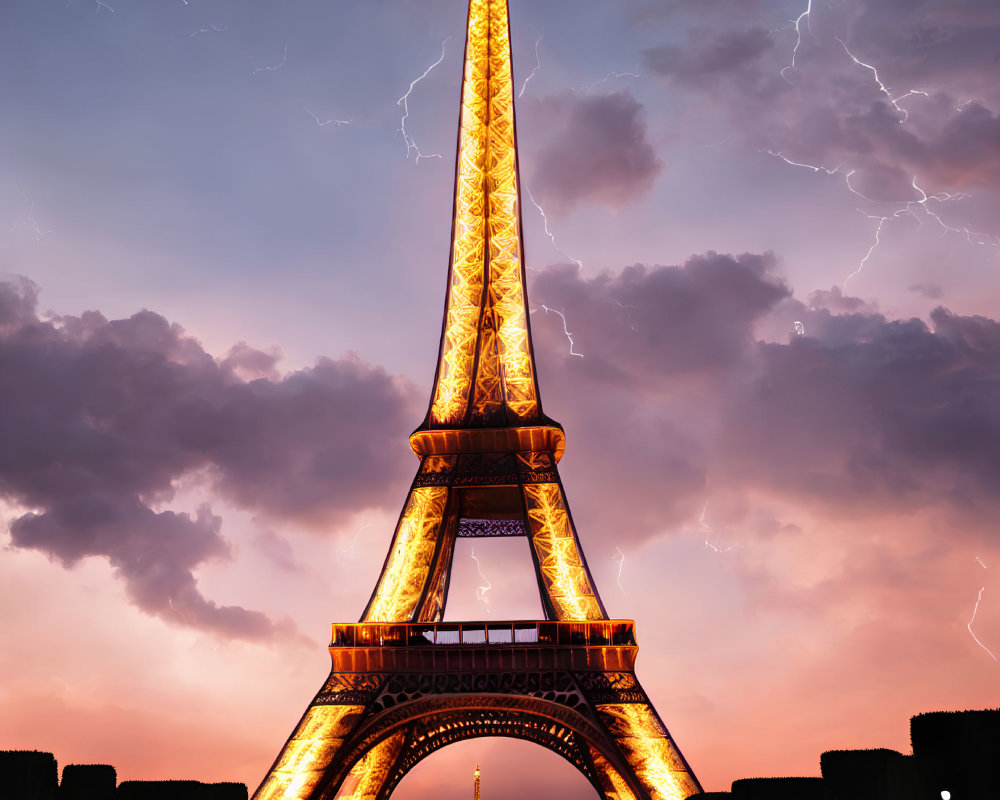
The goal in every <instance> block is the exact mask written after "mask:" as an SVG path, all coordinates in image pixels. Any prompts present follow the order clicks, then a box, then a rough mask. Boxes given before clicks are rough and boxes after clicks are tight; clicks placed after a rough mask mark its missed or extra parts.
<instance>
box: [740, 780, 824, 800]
mask: <svg viewBox="0 0 1000 800" xmlns="http://www.w3.org/2000/svg"><path fill="white" fill-rule="evenodd" d="M731 796H732V797H733V800H736V798H740V800H825V798H824V795H823V779H822V778H743V779H742V780H738V781H733V789H732V795H731Z"/></svg>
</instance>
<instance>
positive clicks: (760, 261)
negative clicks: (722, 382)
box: [531, 252, 791, 382]
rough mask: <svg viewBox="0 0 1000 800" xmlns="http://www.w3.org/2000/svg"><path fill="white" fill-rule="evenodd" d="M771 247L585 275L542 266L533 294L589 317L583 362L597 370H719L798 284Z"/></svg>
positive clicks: (574, 315)
mask: <svg viewBox="0 0 1000 800" xmlns="http://www.w3.org/2000/svg"><path fill="white" fill-rule="evenodd" d="M773 267H774V257H773V256H772V255H771V254H764V255H755V254H751V253H745V254H743V255H740V256H736V257H733V256H729V255H720V254H718V253H713V252H709V253H706V254H704V255H700V256H693V257H691V258H690V259H689V260H688V261H687V263H685V264H684V265H683V266H679V267H678V266H674V267H662V266H658V267H651V268H647V267H645V266H643V265H641V264H638V265H635V266H631V267H626V268H625V269H624V270H622V271H621V272H620V273H619V274H617V275H611V274H608V273H605V274H603V275H601V276H599V277H597V278H592V279H589V280H587V279H582V278H581V277H580V274H579V272H578V271H577V270H576V269H575V268H573V267H571V266H567V265H561V266H557V267H550V268H549V269H548V270H546V271H544V272H542V273H540V274H539V275H538V276H537V277H536V278H535V280H534V284H533V286H532V294H531V298H532V301H533V302H535V303H538V302H541V303H545V304H546V305H549V306H551V307H554V308H558V309H560V310H563V309H565V311H564V313H565V314H566V316H567V319H568V320H569V321H570V322H571V323H572V322H573V320H587V327H586V328H583V327H581V329H580V330H579V331H578V332H577V336H576V340H577V341H578V342H579V348H578V349H579V350H580V351H581V352H583V353H585V357H584V358H583V359H581V360H580V362H579V363H578V364H574V367H575V369H577V370H582V371H586V372H588V373H590V374H591V375H593V376H594V377H596V378H603V377H605V376H606V377H608V378H611V379H614V380H620V379H621V378H622V376H624V375H626V374H627V375H631V376H634V377H635V379H636V380H639V381H640V382H641V381H643V380H645V379H646V378H647V377H648V376H650V375H662V376H671V375H677V374H683V373H686V372H705V371H711V370H719V369H722V368H725V367H727V366H731V365H734V364H736V363H738V362H740V361H741V360H742V359H743V358H744V357H745V354H746V351H747V349H748V348H749V347H750V346H751V344H752V338H751V331H752V329H753V323H754V321H755V320H756V319H757V318H758V317H760V316H761V315H762V314H764V313H765V312H767V311H768V310H769V309H770V308H772V307H773V306H774V305H775V304H776V303H777V302H778V301H780V300H782V299H783V298H786V297H788V296H790V294H791V291H790V289H788V287H787V286H785V285H784V284H783V283H782V282H781V280H780V279H779V278H777V277H776V276H775V275H774V274H773V272H772V270H773Z"/></svg>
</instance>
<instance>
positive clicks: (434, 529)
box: [362, 486, 448, 622]
mask: <svg viewBox="0 0 1000 800" xmlns="http://www.w3.org/2000/svg"><path fill="white" fill-rule="evenodd" d="M447 499H448V489H447V488H445V487H443V486H421V487H416V488H414V489H411V490H410V497H409V499H408V500H407V502H406V507H405V508H404V509H403V515H402V516H401V517H400V519H399V525H398V526H397V527H396V534H395V536H393V539H392V545H391V549H390V551H389V557H388V558H387V559H386V563H385V567H383V569H382V576H381V577H380V578H379V582H378V587H377V588H376V590H375V594H374V596H373V597H372V599H371V602H370V603H369V604H368V609H367V611H366V612H365V615H364V616H363V617H362V621H363V622H406V621H408V620H410V619H413V616H414V613H415V611H416V609H417V603H418V602H419V600H420V596H421V594H422V593H423V590H424V586H425V585H426V583H427V577H428V573H429V572H430V568H431V561H432V560H433V558H434V551H435V548H436V546H437V538H438V537H437V534H438V531H439V529H440V528H441V521H442V520H443V519H444V507H445V502H446V501H447Z"/></svg>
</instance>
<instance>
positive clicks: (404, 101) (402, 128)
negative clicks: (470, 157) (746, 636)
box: [396, 36, 451, 164]
mask: <svg viewBox="0 0 1000 800" xmlns="http://www.w3.org/2000/svg"><path fill="white" fill-rule="evenodd" d="M450 40H451V37H450V36H449V37H448V38H447V39H445V40H444V41H443V42H441V56H440V57H439V58H438V60H437V61H435V62H434V63H433V64H431V65H430V66H429V67H428V68H427V69H425V70H424V71H423V73H422V74H421V75H420V76H419V77H418V78H414V79H413V80H412V81H411V82H410V87H409V88H408V89H407V90H406V93H405V94H404V95H403V96H402V97H400V98H399V99H398V100H397V101H396V105H397V106H401V107H402V109H403V116H402V118H401V119H400V120H399V131H398V133H400V134H401V135H402V137H403V141H404V142H405V143H406V157H407V159H409V157H410V153H411V152H412V153H416V154H417V158H416V161H415V162H414V163H417V164H419V163H420V159H421V158H441V154H440V153H431V154H430V155H424V154H423V153H421V152H420V148H419V147H417V143H416V142H415V141H414V140H413V137H412V136H410V134H408V133H407V132H406V120H407V118H408V117H409V116H410V104H409V98H410V95H411V94H412V93H413V87H415V86H416V85H417V84H418V83H420V81H422V80H423V79H424V78H426V77H427V76H428V75H429V74H430V72H431V70H433V69H434V67H436V66H437V65H438V64H440V63H441V62H442V61H444V54H445V45H447V44H448V42H449V41H450Z"/></svg>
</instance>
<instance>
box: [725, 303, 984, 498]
mask: <svg viewBox="0 0 1000 800" xmlns="http://www.w3.org/2000/svg"><path fill="white" fill-rule="evenodd" d="M824 318H825V319H824ZM931 322H932V324H933V329H931V328H928V326H927V325H926V324H924V323H923V322H922V321H920V320H916V319H912V320H886V319H884V318H883V317H881V316H878V315H870V314H856V315H843V316H837V315H831V314H829V312H826V311H820V312H816V314H815V318H814V319H811V320H809V321H808V322H807V327H808V329H809V330H813V331H816V332H817V335H816V336H815V337H813V336H804V337H795V338H793V339H792V340H791V341H790V342H789V343H788V344H760V345H759V346H758V354H757V364H756V370H755V374H754V375H753V378H752V380H749V381H746V382H744V383H743V385H742V390H741V393H740V398H739V402H738V403H734V404H732V406H731V408H730V410H729V412H728V414H727V416H728V419H727V420H726V425H725V431H726V435H725V442H726V445H725V447H726V452H725V453H724V458H725V470H726V472H727V473H729V474H730V475H733V476H734V477H735V478H736V479H738V480H740V481H744V482H748V483H750V484H752V485H757V486H765V487H767V488H769V489H771V490H776V491H780V492H784V493H787V494H792V495H796V496H798V497H799V498H801V499H805V500H807V501H813V502H816V503H819V504H821V505H823V506H825V507H827V508H828V509H829V510H830V511H831V512H833V513H839V514H840V515H844V516H851V515H854V514H867V513H882V512H889V511H894V512H900V511H913V510H916V508H918V507H920V506H921V505H925V504H926V505H934V504H939V503H945V504H948V505H951V506H953V507H954V508H955V510H957V511H966V510H973V509H976V508H978V509H980V510H982V509H984V508H987V507H992V506H994V505H995V500H994V499H993V495H994V490H995V487H996V486H997V483H998V481H1000V325H998V323H997V322H995V321H993V320H989V319H985V318H982V317H958V316H955V315H952V314H951V313H949V312H948V311H946V310H945V309H942V308H939V309H937V310H935V311H934V312H933V314H932V315H931Z"/></svg>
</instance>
